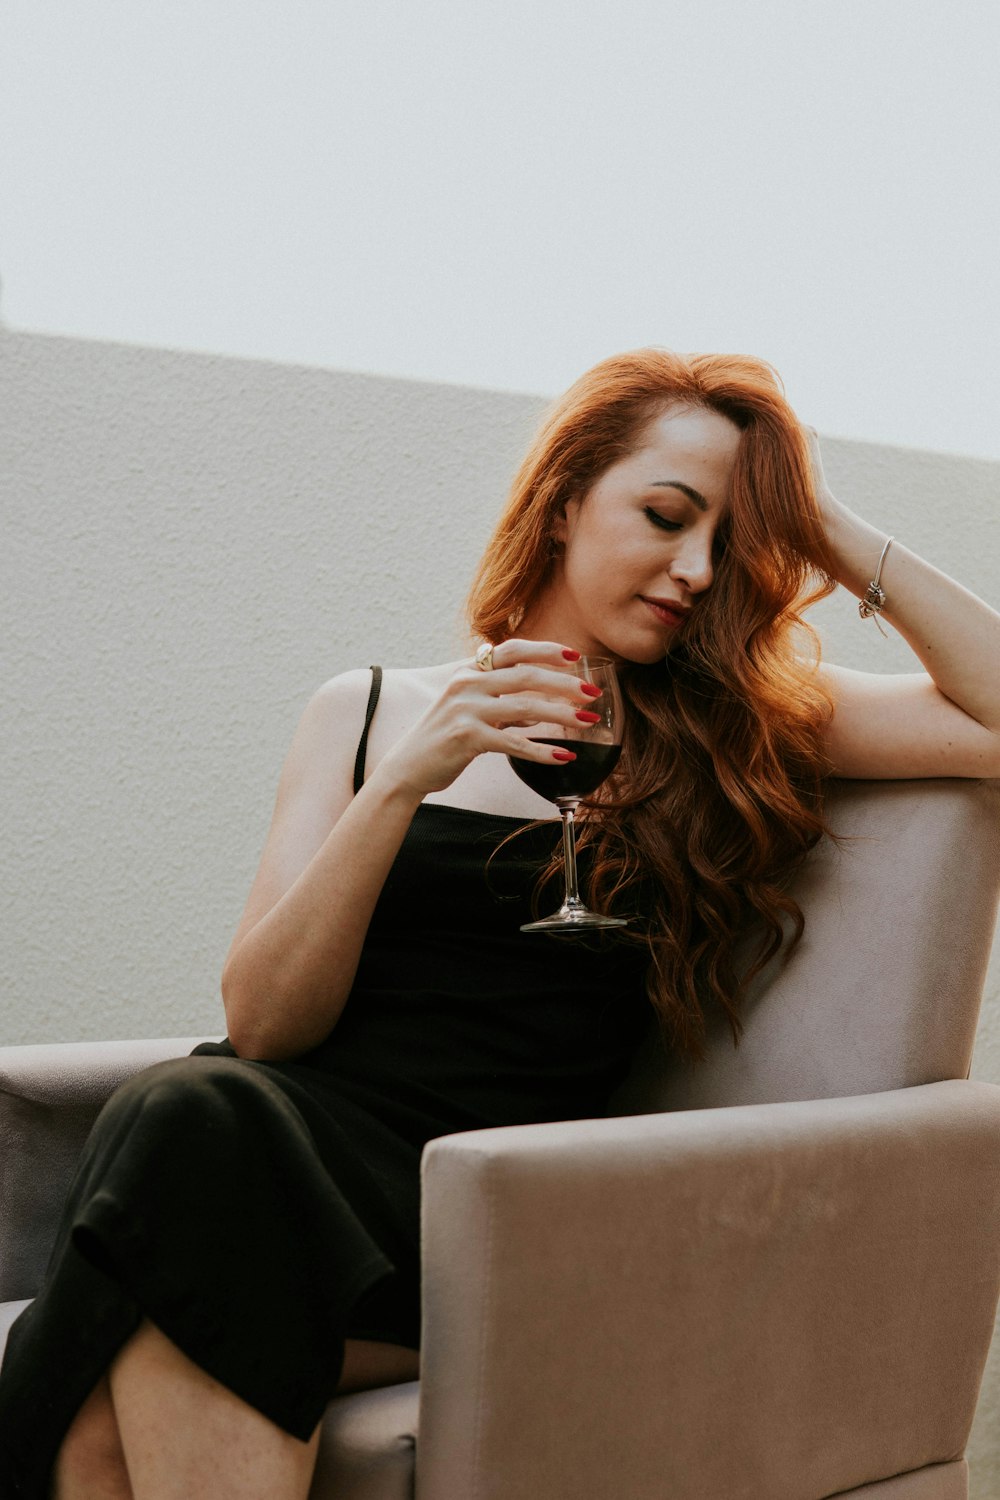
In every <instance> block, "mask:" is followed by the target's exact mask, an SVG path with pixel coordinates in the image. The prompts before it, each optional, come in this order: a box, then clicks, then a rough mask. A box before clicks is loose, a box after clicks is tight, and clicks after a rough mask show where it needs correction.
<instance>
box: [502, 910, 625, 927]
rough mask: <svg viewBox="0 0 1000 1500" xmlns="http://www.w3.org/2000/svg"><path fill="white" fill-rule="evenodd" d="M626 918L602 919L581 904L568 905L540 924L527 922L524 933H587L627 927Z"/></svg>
mask: <svg viewBox="0 0 1000 1500" xmlns="http://www.w3.org/2000/svg"><path fill="white" fill-rule="evenodd" d="M627 926H628V919H627V918H626V917H602V916H599V915H598V913H597V912H596V911H588V910H587V908H586V907H585V906H583V905H580V904H579V903H578V904H576V905H571V904H566V905H564V906H561V907H560V908H559V910H558V911H556V912H553V913H552V915H551V917H542V919H541V921H538V922H525V924H524V926H523V927H522V928H521V931H522V932H586V931H588V930H589V931H593V930H594V929H595V928H598V927H627Z"/></svg>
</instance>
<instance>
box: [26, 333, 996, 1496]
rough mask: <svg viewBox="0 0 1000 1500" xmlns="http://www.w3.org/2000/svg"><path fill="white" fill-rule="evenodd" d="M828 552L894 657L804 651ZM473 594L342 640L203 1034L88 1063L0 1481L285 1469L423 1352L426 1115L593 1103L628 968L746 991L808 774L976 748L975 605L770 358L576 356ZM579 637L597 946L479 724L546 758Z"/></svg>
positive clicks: (531, 797)
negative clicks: (543, 893) (437, 624)
mask: <svg viewBox="0 0 1000 1500" xmlns="http://www.w3.org/2000/svg"><path fill="white" fill-rule="evenodd" d="M810 579H812V580H813V594H812V596H809V595H808V594H807V587H808V585H809V583H810ZM838 583H839V584H841V585H843V586H844V587H846V588H848V589H849V590H851V591H852V592H853V593H854V594H856V595H857V596H858V597H859V599H861V600H862V601H863V612H865V611H866V612H867V613H869V614H871V613H878V612H879V611H881V612H883V613H884V614H885V615H886V617H887V618H889V619H891V621H892V622H893V624H894V625H895V626H896V628H897V629H898V630H899V631H900V632H901V633H902V634H903V635H904V636H905V638H906V639H907V640H908V642H909V643H910V645H911V647H912V648H913V650H914V652H915V653H916V655H917V657H918V658H919V660H920V662H921V663H922V664H923V667H924V669H925V671H924V672H923V673H917V674H914V675H910V676H900V677H871V676H868V675H866V674H863V673H856V672H847V671H842V670H837V669H835V668H833V667H830V666H827V665H825V664H820V663H819V662H818V661H817V660H816V656H815V653H814V651H813V650H812V648H811V641H810V637H809V634H808V632H807V631H806V630H805V628H804V627H803V626H802V625H801V621H800V616H799V611H800V609H801V607H802V604H803V602H804V601H805V600H806V598H807V597H815V595H816V594H818V593H822V592H823V591H824V590H829V589H830V588H832V587H834V586H835V584H838ZM865 601H867V602H865ZM471 620H472V624H473V628H474V630H475V631H476V633H477V634H478V635H480V636H482V637H484V638H485V640H486V641H487V642H491V643H493V650H492V652H490V651H489V650H485V649H484V650H483V651H481V652H480V653H479V654H478V660H477V661H470V660H466V661H462V662H458V663H454V662H452V663H449V664H447V665H445V666H438V667H427V668H422V669H417V670H402V671H390V672H388V673H387V674H386V676H385V679H384V686H383V688H382V691H381V696H380V697H378V698H377V701H376V688H377V682H376V681H375V680H373V678H372V676H371V675H370V674H369V673H367V672H351V673H347V674H346V675H344V676H343V677H340V678H336V679H334V680H333V681H332V682H330V683H328V684H327V685H326V686H325V687H324V688H322V689H321V690H320V691H319V693H317V695H316V696H315V697H314V699H313V700H312V702H311V703H310V704H309V706H308V708H307V709H306V712H305V715H304V717H303V719H302V722H301V724H300V726H299V729H298V731H297V733H296V735H295V739H294V741H293V744H292V747H291V751H290V753H289V756H288V760H287V763H286V765H285V768H284V771H283V774H282V778H281V784H280V787H279V792H278V798H277V804H276V808H275V812H274V819H273V822H272V826H271V830H270V833H269V836H268V840H267V843H266V847H265V849H264V853H263V857H262V860H261V865H260V869H259V872H258V874H257V878H256V880H255V882H254V885H253V888H252V890H251V892H250V897H249V900H248V903H247V908H246V911H245V913H244V916H243V919H242V921H241V923H240V926H239V928H238V930H237V933H236V936H235V938H234V940H233V944H232V948H231V950H230V953H229V957H228V959H227V961H226V966H225V971H224V975H223V997H224V1001H225V1007H226V1017H227V1023H228V1029H229V1041H228V1043H225V1044H222V1045H220V1046H206V1047H202V1048H199V1049H198V1053H197V1054H196V1056H195V1057H194V1058H191V1059H185V1060H183V1061H180V1062H176V1063H168V1064H163V1065H161V1066H160V1067H158V1068H155V1069H152V1070H150V1071H149V1072H148V1073H145V1074H143V1075H140V1077H139V1078H138V1079H135V1080H133V1081H132V1082H131V1083H129V1084H127V1085H125V1087H124V1088H123V1089H121V1090H120V1091H119V1092H118V1094H116V1095H115V1097H114V1098H113V1099H112V1100H111V1101H110V1103H109V1105H108V1106H107V1108H106V1110H105V1111H104V1113H103V1114H102V1116H101V1119H100V1121H99V1123H98V1126H97V1127H96V1128H95V1131H94V1134H93V1136H92V1138H91V1142H90V1144H89V1146H88V1150H87V1153H86V1156H85V1159H84V1163H83V1166H82V1168H81V1171H80V1174H79V1176H78V1179H77V1182H76V1184H75V1186H74V1190H73V1193H72V1195H71V1201H70V1204H69V1207H68V1210H67V1214H66V1216H65V1220H64V1225H63V1233H62V1236H61V1239H60V1242H59V1244H58V1245H57V1247H56V1251H55V1253H54V1256H53V1262H52V1265H51V1266H50V1271H49V1275H48V1278H47V1281H46V1285H45V1287H44V1288H43V1291H42V1293H41V1294H40V1296H39V1298H38V1299H37V1300H36V1303H35V1304H34V1305H33V1307H32V1309H31V1310H29V1312H28V1313H26V1314H25V1315H24V1316H23V1318H22V1319H21V1320H20V1322H19V1324H18V1325H16V1327H15V1331H14V1333H13V1334H12V1337H11V1344H10V1350H9V1355H8V1359H7V1362H6V1364H5V1367H4V1375H3V1378H2V1379H0V1431H3V1432H4V1434H5V1438H4V1441H6V1442H7V1444H8V1447H7V1451H6V1456H5V1458H4V1463H5V1464H6V1467H7V1475H8V1476H9V1479H8V1488H7V1490H5V1493H13V1494H21V1495H26V1496H27V1495H33V1496H34V1495H38V1496H41V1495H44V1494H45V1493H46V1485H47V1482H48V1473H49V1469H50V1466H51V1465H52V1463H53V1460H54V1476H55V1479H54V1487H53V1493H54V1494H55V1496H56V1497H58V1500H75V1497H78V1496H86V1497H88V1500H94V1497H97V1496H102V1497H103V1496H107V1497H124V1496H129V1495H132V1494H134V1495H135V1496H137V1497H140V1500H146V1497H157V1500H159V1497H167V1496H173V1495H175V1494H176V1495H181V1494H184V1495H198V1494H202V1493H204V1494H205V1495H208V1494H211V1495H212V1496H213V1497H225V1496H228V1495H233V1496H236V1495H239V1496H240V1497H242V1500H247V1497H251V1500H252V1497H254V1496H258V1495H259V1496H267V1497H269V1500H279V1497H289V1500H291V1497H303V1496H305V1495H306V1493H307V1490H308V1486H309V1482H310V1475H311V1472H312V1467H313V1463H314V1459H315V1451H316V1443H317V1422H318V1420H319V1416H320V1414H321V1412H322V1409H323V1405H324V1403H325V1401H326V1399H327V1397H328V1396H329V1395H330V1394H332V1392H333V1391H334V1389H338V1388H339V1389H352V1388H357V1387H359V1386H362V1385H376V1384H383V1383H387V1382H392V1381H396V1380H399V1379H406V1378H410V1377H412V1376H414V1375H415V1374H416V1373H417V1354H416V1347H417V1342H418V1333H419V1320H418V1307H417V1294H418V1278H419V1267H418V1263H417V1241H416V1220H417V1211H418V1203H417V1189H416V1183H417V1168H418V1163H419V1155H420V1149H421V1147H422V1145H423V1144H424V1143H425V1142H426V1141H427V1140H428V1139H430V1138H431V1137H432V1136H434V1135H436V1134H441V1133H443V1132H447V1131H453V1130H459V1129H467V1128H475V1127H476V1126H480V1125H489V1124H496V1123H502V1122H516V1121H519V1120H528V1119H536V1120H537V1119H552V1118H565V1117H569V1116H571V1115H574V1114H575V1115H578V1116H583V1115H587V1114H592V1113H598V1112H600V1111H601V1110H602V1109H603V1107H604V1105H605V1101H606V1099H607V1096H608V1094H609V1092H610V1090H611V1089H612V1088H613V1087H614V1085H615V1083H616V1082H617V1081H618V1080H619V1079H620V1078H621V1076H622V1075H623V1073H624V1071H625V1069H626V1067H627V1064H628V1059H629V1056H630V1053H631V1050H632V1049H633V1047H634V1045H635V1043H636V1041H637V1039H638V1037H639V1035H640V1034H641V1032H642V1030H643V1029H644V1027H645V1024H646V1020H647V1017H648V1014H649V1008H648V1007H649V1003H650V1002H652V1005H653V1006H654V1008H655V1009H656V1010H657V1011H658V1012H659V1014H660V1016H661V1018H662V1020H663V1022H664V1025H665V1027H666V1030H667V1033H668V1035H669V1036H670V1037H671V1038H672V1039H673V1041H674V1043H675V1044H676V1045H679V1046H682V1047H686V1048H688V1049H690V1050H692V1051H694V1052H697V1051H698V1049H699V1046H700V1043H701V1038H702V1033H703V1029H704V1012H705V1009H706V1008H709V1007H715V1006H721V1007H722V1008H723V1009H724V1011H725V1012H726V1014H727V1015H728V1016H729V1018H730V1021H731V1024H732V1026H733V1028H734V1031H735V1032H737V1033H738V1030H739V999H740V993H741V987H742V985H743V984H744V983H745V981H746V978H747V975H746V974H740V973H738V972H737V970H736V965H735V961H734V949H735V944H736V940H737V938H738V937H739V935H740V933H741V932H742V931H743V929H744V928H745V927H746V925H747V923H748V922H750V921H756V922H757V924H758V926H759V930H760V932H761V934H762V936H761V939H760V944H759V951H758V958H757V961H758V962H762V961H764V960H765V959H766V957H767V956H768V955H769V953H771V952H772V951H773V950H774V949H775V948H776V947H777V946H778V944H779V943H780V941H781V932H782V921H783V919H784V918H785V917H787V916H788V915H792V917H793V918H795V917H796V916H797V913H796V911H795V909H794V906H793V903H791V902H790V901H789V899H788V898H787V897H786V896H785V894H784V889H785V884H786V882H787V878H788V876H789V874H790V873H791V871H792V870H793V869H794V868H795V866H796V865H797V863H798V862H799V861H800V860H801V859H802V857H803V856H804V854H805V852H806V851H807V850H808V849H809V847H810V846H811V845H812V844H813V843H814V842H815V840H816V839H817V837H818V836H819V834H820V833H821V832H822V829H823V817H822V790H823V783H824V779H825V778H826V777H827V776H828V775H830V774H835V775H840V776H857V777H912V776H935V775H948V776H975V777H981V776H997V775H1000V681H998V674H997V665H996V664H997V662H998V661H1000V616H998V615H997V614H996V613H994V612H993V611H992V610H990V609H989V608H988V607H987V606H986V605H984V604H982V603H981V602H980V601H978V600H977V599H975V598H973V597H972V596H971V595H969V594H968V593H967V592H966V591H965V590H963V589H962V588H961V587H960V586H959V585H957V584H955V583H953V582H951V581H950V580H949V579H947V578H945V577H944V576H942V575H941V574H940V573H938V572H937V571H936V570H935V569H934V568H932V567H930V566H929V565H928V564H927V563H924V562H922V561H921V560H920V559H919V558H917V557H915V556H914V555H913V554H912V553H911V552H909V551H908V550H907V549H906V548H905V547H904V546H903V545H902V544H900V543H893V544H892V545H890V543H889V541H888V540H887V538H886V537H885V536H884V535H883V534H882V533H881V532H879V531H877V530H875V529H874V528H873V527H871V526H869V525H868V524H867V523H866V522H864V521H863V520H861V519H860V518H859V517H857V516H855V515H853V514H852V513H851V512H850V511H848V510H847V509H846V508H845V507H844V506H843V505H841V504H839V503H838V502H837V501H836V500H835V499H834V498H833V497H832V496H831V494H830V493H829V490H828V488H827V486H826V483H825V481H824V479H823V474H822V468H821V465H820V460H819V452H818V447H817V445H816V441H815V438H814V437H811V436H808V435H807V434H805V433H804V432H803V430H802V429H801V428H800V427H799V425H798V423H797V422H796V419H795V417H794V415H793V414H792V412H791V411H790V409H789V408H788V406H787V405H786V403H785V401H784V399H783V397H782V395H781V393H780V390H779V388H778V386H777V383H776V381H775V379H774V377H773V374H772V372H771V371H770V370H769V369H768V367H767V366H765V365H762V364H761V363H759V362H757V361H753V360H749V359H741V358H729V357H709V356H705V357H695V358H690V359H685V358H681V357H678V356H674V355H671V354H667V353H664V352H662V351H657V350H643V351H639V352H638V353H636V354H632V355H626V356H623V357H621V358H617V359H612V360H608V361H606V362H605V363H603V364H602V365H599V366H598V367H597V368H596V369H595V370H593V371H591V372H590V373H589V374H588V375H586V376H584V377H583V379H582V380H581V381H579V382H578V383H577V385H575V386H574V387H573V388H572V389H571V390H570V392H569V393H568V394H567V395H566V396H565V397H564V398H563V400H562V401H561V402H560V403H558V404H557V405H556V407H555V408H554V410H553V411H552V413H551V414H550V416H549V417H548V419H547V421H546V423H545V424H544V426H543V428H542V430H541V432H540V434H539V436H538V438H537V440H536V442H535V444H534V446H533V448H532V449H531V451H530V453H529V454H528V456H527V458H526V460H525V462H524V464H523V466H522V468H521V470H520V472H519V474H518V476H517V478H516V480H515V484H514V488H513V493H512V496H511V499H510V502H509V505H508V508H507V511H506V512H505V515H504V517H503V518H502V520H501V522H500V525H499V528H498V530H497V532H496V534H495V536H494V539H493V541H492V542H491V544H490V547H489V549H488V551H487V554H486V557H485V559H484V563H483V565H482V568H481V571H480V574H479V577H478V579H477V582H476V584H475V587H474V590H473V595H472V603H471ZM579 653H584V654H586V655H607V656H611V657H613V658H615V659H616V660H617V662H618V663H619V669H620V674H621V677H622V681H623V689H624V695H625V700H626V705H627V718H626V739H625V745H624V749H623V754H622V759H621V761H620V763H619V767H618V769H617V771H616V772H615V774H614V775H613V777H612V778H611V779H610V780H609V781H608V782H607V783H606V784H605V786H604V787H603V788H601V789H600V790H599V792H598V793H597V794H595V796H594V798H593V799H592V802H591V804H590V805H589V806H588V809H587V811H586V815H585V816H584V817H583V819H582V820H581V822H582V829H581V845H582V849H583V868H584V874H585V881H586V884H587V887H588V890H587V894H588V895H589V898H590V902H591V904H596V905H598V906H601V907H604V908H606V909H607V908H615V909H621V910H622V911H625V912H627V913H628V914H629V916H630V917H631V918H632V920H631V922H630V925H629V927H628V928H627V929H625V936H624V937H622V938H619V939H615V940H610V941H608V940H606V941H604V942H603V943H602V944H600V945H598V946H596V947H595V946H594V945H592V944H590V945H588V944H586V943H577V942H574V943H567V942H565V941H560V942H556V943H553V942H552V941H551V940H550V939H548V938H538V937H527V936H524V935H522V934H521V933H520V932H519V926H520V923H521V921H522V920H523V919H524V916H525V914H526V912H527V910H528V909H529V906H530V901H531V892H532V889H533V888H534V887H536V886H537V881H538V879H539V878H541V879H543V880H544V879H545V878H546V877H547V876H551V875H552V873H553V872H554V871H556V872H557V861H556V860H555V859H554V857H553V848H554V845H555V843H556V839H555V837H554V825H553V822H552V820H551V811H552V810H551V806H550V805H549V804H548V803H546V802H543V801H542V800H541V799H540V798H539V797H537V796H536V795H535V793H534V792H532V791H531V790H530V789H529V788H528V787H527V786H525V785H524V784H523V783H522V782H521V781H520V780H518V779H517V778H516V777H515V775H514V774H513V772H512V771H511V769H510V767H509V765H508V762H507V759H506V756H507V754H509V753H511V752H513V753H515V754H517V755H518V756H522V757H526V758H528V759H531V760H536V761H540V762H545V761H554V760H556V759H557V758H558V756H559V754H560V752H559V751H558V750H556V749H554V748H552V747H549V746H544V745H541V744H537V743H533V742H532V741H531V740H529V739H528V738H527V737H526V734H525V732H524V729H525V726H528V725H530V724H532V723H534V722H538V721H539V720H540V719H544V720H545V721H547V722H557V723H561V724H565V725H566V726H567V728H568V729H570V730H572V729H573V728H574V727H575V726H576V724H577V723H578V722H579V721H580V718H581V716H583V721H584V722H586V716H587V714H588V713H589V712H590V711H591V710H590V709H589V708H588V703H590V702H592V698H593V695H592V694H588V692H587V690H586V684H581V682H580V680H579V679H578V678H577V677H576V676H574V675H571V674H569V673H568V672H567V671H566V670H565V664H566V662H567V661H568V660H573V659H575V658H576V657H577V656H578V654H579ZM482 669H485V670H482ZM538 819H541V820H545V821H543V822H541V823H538V822H536V820H538ZM535 894H536V897H537V889H536V891H535ZM151 1184H152V1186H151ZM40 1383H41V1384H43V1385H44V1389H45V1392H46V1394H45V1397H44V1400H42V1399H41V1398H39V1397H38V1396H37V1394H33V1393H37V1391H38V1389H39V1386H40ZM17 1443H23V1448H22V1447H18V1446H17ZM5 1477H6V1476H5ZM12 1486H13V1487H12Z"/></svg>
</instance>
